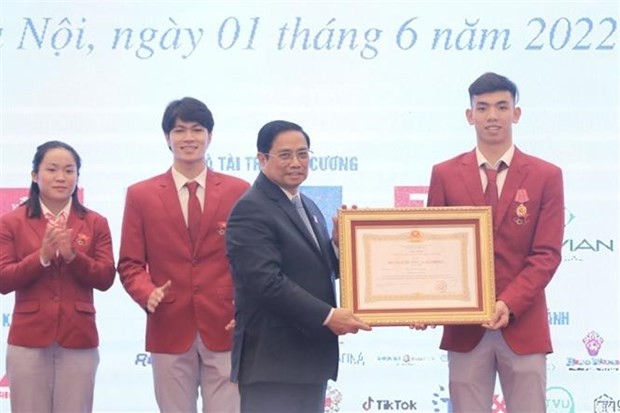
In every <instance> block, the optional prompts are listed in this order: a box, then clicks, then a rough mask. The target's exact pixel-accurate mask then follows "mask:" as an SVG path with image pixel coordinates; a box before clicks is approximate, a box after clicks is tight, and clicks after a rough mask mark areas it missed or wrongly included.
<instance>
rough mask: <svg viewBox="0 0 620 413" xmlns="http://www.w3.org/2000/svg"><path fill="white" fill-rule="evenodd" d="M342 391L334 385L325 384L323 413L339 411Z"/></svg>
mask: <svg viewBox="0 0 620 413" xmlns="http://www.w3.org/2000/svg"><path fill="white" fill-rule="evenodd" d="M341 401H342V393H341V392H340V390H338V389H337V388H335V387H332V386H327V391H326V392H325V413H337V412H339V411H340V402H341Z"/></svg>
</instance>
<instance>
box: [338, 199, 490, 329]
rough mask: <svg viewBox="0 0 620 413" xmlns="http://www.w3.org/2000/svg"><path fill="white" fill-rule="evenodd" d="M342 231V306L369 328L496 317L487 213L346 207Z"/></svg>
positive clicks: (487, 210)
mask: <svg viewBox="0 0 620 413" xmlns="http://www.w3.org/2000/svg"><path fill="white" fill-rule="evenodd" d="M338 231H339V250H340V290H341V296H340V297H341V306H342V307H344V308H349V309H350V310H351V311H353V313H354V314H355V315H356V316H358V317H359V318H360V319H362V320H363V321H365V322H366V323H368V324H370V325H412V324H416V323H420V324H482V323H484V322H486V321H488V320H490V319H491V317H492V315H493V311H494V308H495V277H494V274H495V273H494V261H493V232H492V218H491V209H490V207H488V206H483V207H428V208H384V209H378V208H365V209H341V210H339V212H338Z"/></svg>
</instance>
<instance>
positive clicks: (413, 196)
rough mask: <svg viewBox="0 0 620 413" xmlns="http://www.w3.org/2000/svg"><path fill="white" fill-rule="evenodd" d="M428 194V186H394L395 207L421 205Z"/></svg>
mask: <svg viewBox="0 0 620 413" xmlns="http://www.w3.org/2000/svg"><path fill="white" fill-rule="evenodd" d="M427 195H428V186H395V187H394V206H395V207H423V206H424V204H425V203H426V196H427Z"/></svg>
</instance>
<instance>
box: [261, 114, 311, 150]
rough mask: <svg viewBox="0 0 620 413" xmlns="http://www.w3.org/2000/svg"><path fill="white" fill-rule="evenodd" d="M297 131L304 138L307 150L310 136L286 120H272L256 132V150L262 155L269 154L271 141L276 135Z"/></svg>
mask: <svg viewBox="0 0 620 413" xmlns="http://www.w3.org/2000/svg"><path fill="white" fill-rule="evenodd" d="M290 130H293V131H299V132H301V133H302V134H303V135H304V137H305V138H306V144H308V148H310V136H308V134H307V133H306V131H304V130H303V129H302V127H301V126H299V125H298V124H296V123H293V122H289V121H286V120H274V121H271V122H269V123H266V124H265V125H264V126H263V127H262V128H260V130H259V131H258V139H257V140H256V149H258V151H259V152H262V153H269V151H270V150H271V147H272V146H273V141H274V139H275V138H276V136H278V134H280V133H282V132H286V131H290Z"/></svg>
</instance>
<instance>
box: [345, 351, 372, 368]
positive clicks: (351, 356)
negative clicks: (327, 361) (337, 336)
mask: <svg viewBox="0 0 620 413" xmlns="http://www.w3.org/2000/svg"><path fill="white" fill-rule="evenodd" d="M339 360H340V364H350V365H353V366H365V365H366V361H365V360H364V353H361V352H360V353H346V352H345V353H340V359H339Z"/></svg>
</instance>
